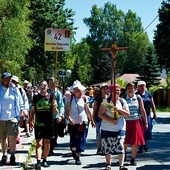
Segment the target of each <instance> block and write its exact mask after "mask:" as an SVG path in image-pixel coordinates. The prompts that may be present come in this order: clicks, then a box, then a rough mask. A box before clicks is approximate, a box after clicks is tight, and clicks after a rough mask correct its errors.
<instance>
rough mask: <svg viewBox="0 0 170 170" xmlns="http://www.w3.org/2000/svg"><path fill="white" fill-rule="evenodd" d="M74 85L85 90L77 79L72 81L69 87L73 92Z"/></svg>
mask: <svg viewBox="0 0 170 170" xmlns="http://www.w3.org/2000/svg"><path fill="white" fill-rule="evenodd" d="M76 87H77V88H78V89H80V90H81V91H85V90H86V88H85V87H84V86H83V85H82V84H81V83H80V82H79V81H78V80H76V81H74V82H73V85H72V86H71V87H70V91H71V92H73V90H74V88H76Z"/></svg>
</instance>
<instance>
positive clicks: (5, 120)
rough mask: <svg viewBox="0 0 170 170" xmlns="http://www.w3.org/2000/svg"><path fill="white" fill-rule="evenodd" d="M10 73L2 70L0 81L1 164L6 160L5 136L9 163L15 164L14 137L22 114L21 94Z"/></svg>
mask: <svg viewBox="0 0 170 170" xmlns="http://www.w3.org/2000/svg"><path fill="white" fill-rule="evenodd" d="M11 77H12V75H11V74H10V73H8V72H4V73H3V74H2V76H1V82H0V96H1V97H0V139H1V145H2V153H3V156H2V159H1V161H0V163H1V164H5V163H6V162H7V143H6V141H7V137H8V140H9V148H10V153H11V156H10V164H11V165H14V164H15V148H16V137H17V135H18V123H20V124H21V120H22V116H23V109H24V105H23V100H22V97H21V94H20V92H19V90H18V88H16V87H15V86H14V85H13V84H12V82H11Z"/></svg>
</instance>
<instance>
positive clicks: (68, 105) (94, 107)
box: [0, 72, 156, 170]
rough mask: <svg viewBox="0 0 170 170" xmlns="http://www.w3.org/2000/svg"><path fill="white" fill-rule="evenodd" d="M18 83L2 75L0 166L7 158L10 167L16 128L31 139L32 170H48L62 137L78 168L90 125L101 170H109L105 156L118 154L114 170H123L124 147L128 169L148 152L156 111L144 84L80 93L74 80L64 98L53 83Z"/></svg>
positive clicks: (17, 134) (82, 89) (108, 158)
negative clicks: (33, 147) (102, 165)
mask: <svg viewBox="0 0 170 170" xmlns="http://www.w3.org/2000/svg"><path fill="white" fill-rule="evenodd" d="M19 82H20V81H19V78H18V77H17V76H14V75H11V74H10V73H8V72H4V73H3V74H2V76H1V82H0V95H1V98H0V139H1V147H2V158H1V161H0V163H1V164H5V163H6V162H7V153H8V152H10V155H11V156H10V164H11V165H15V163H16V160H15V159H16V158H15V150H16V144H18V143H19V142H20V131H21V127H24V131H25V135H26V137H30V135H34V137H35V140H36V151H35V152H36V159H37V162H36V165H35V169H37V170H40V169H41V166H43V167H49V166H50V165H49V163H48V161H47V158H48V156H49V155H53V154H54V148H55V147H56V146H57V139H58V137H64V135H67V134H69V137H70V141H69V146H70V152H71V153H72V157H73V159H74V160H75V164H76V165H81V164H82V162H81V153H82V152H84V151H85V147H86V139H87V136H88V129H89V126H90V125H91V126H92V127H93V128H96V154H98V155H105V160H106V167H105V169H106V170H111V165H112V162H111V155H112V154H115V153H116V154H118V162H119V170H127V168H126V167H125V166H124V162H125V161H126V157H127V154H126V153H127V149H128V146H129V145H130V146H131V147H132V151H131V159H130V164H131V165H133V166H136V165H137V162H136V155H137V153H142V152H143V150H145V151H147V150H148V146H147V141H148V140H150V139H151V138H152V120H153V119H156V107H155V104H154V100H153V96H152V94H151V93H150V92H149V91H148V90H147V88H146V83H145V82H144V81H138V83H137V85H135V84H134V83H131V82H129V83H127V85H126V89H125V90H122V88H121V87H120V85H118V84H111V85H108V84H107V83H103V84H101V85H100V87H98V88H96V87H88V88H86V87H85V86H83V85H82V84H81V82H80V81H78V80H76V81H74V82H73V84H72V86H71V87H68V88H66V89H65V92H64V93H63V91H62V92H61V89H62V88H60V89H59V88H57V81H56V80H55V78H54V77H51V78H49V80H42V81H40V82H39V84H38V85H36V86H33V85H32V84H31V83H29V82H28V81H27V80H24V81H23V83H22V85H19ZM62 90H63V89H62ZM124 91H125V93H123V92H124ZM63 94H64V95H63ZM151 109H152V112H153V117H152V116H151Z"/></svg>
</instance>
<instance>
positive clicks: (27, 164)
mask: <svg viewBox="0 0 170 170" xmlns="http://www.w3.org/2000/svg"><path fill="white" fill-rule="evenodd" d="M35 149H36V141H35V140H33V141H32V143H31V146H30V149H29V151H28V155H27V159H26V162H25V169H29V164H30V163H31V156H32V154H33V153H34V152H35Z"/></svg>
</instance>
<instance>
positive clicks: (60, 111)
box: [48, 89, 64, 119]
mask: <svg viewBox="0 0 170 170" xmlns="http://www.w3.org/2000/svg"><path fill="white" fill-rule="evenodd" d="M48 93H49V94H54V95H55V99H56V101H57V109H58V113H57V114H56V115H54V114H53V118H54V119H55V118H58V117H60V116H64V102H63V96H62V94H61V92H60V91H59V90H57V89H56V90H55V92H52V91H51V90H50V89H48Z"/></svg>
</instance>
